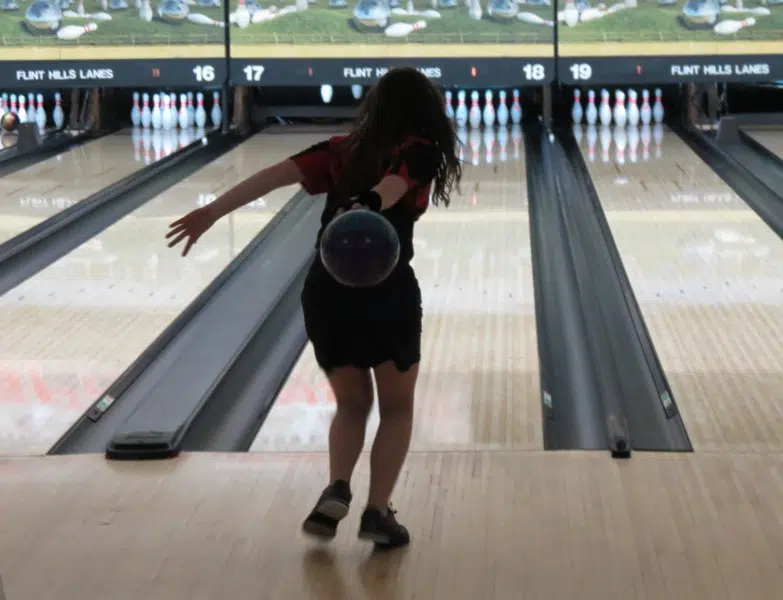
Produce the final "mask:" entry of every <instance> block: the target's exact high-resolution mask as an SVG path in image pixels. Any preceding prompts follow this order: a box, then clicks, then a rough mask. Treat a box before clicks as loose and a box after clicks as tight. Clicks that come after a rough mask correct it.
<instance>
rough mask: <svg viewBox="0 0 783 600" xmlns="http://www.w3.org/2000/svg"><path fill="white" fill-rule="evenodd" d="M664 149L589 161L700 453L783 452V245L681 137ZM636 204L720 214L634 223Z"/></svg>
mask: <svg viewBox="0 0 783 600" xmlns="http://www.w3.org/2000/svg"><path fill="white" fill-rule="evenodd" d="M662 154H663V157H664V158H663V159H662V160H661V161H658V162H656V163H655V164H653V165H643V164H633V163H628V162H626V163H625V164H619V162H618V161H617V160H616V157H615V154H614V153H612V154H611V156H612V160H610V161H609V162H604V161H598V160H596V161H594V162H588V166H589V169H590V172H591V175H592V177H593V181H594V183H595V187H596V190H597V191H598V194H599V196H600V198H601V202H602V204H603V206H604V209H605V210H606V211H607V213H608V215H609V222H610V227H611V230H612V234H613V236H614V238H615V242H616V243H617V246H618V249H619V250H620V254H621V256H622V260H623V264H624V266H625V269H626V271H627V272H628V276H629V278H630V280H631V284H632V286H633V289H634V293H635V294H636V297H637V300H638V301H639V304H640V306H641V310H642V313H643V315H644V318H645V320H646V323H647V326H648V328H649V330H650V335H651V337H652V339H653V342H654V344H655V347H656V350H657V352H658V355H659V358H660V359H661V362H662V364H663V367H664V370H665V372H666V374H667V376H668V379H669V383H670V384H671V387H672V390H673V392H674V397H675V398H676V400H677V403H678V405H679V407H680V410H681V412H682V415H683V419H684V421H685V426H686V427H687V429H688V433H689V434H690V436H691V439H692V441H693V444H694V447H695V449H696V450H697V451H705V450H732V451H738V452H747V451H770V452H779V451H781V450H783V402H781V401H780V398H781V395H780V392H779V390H781V389H783V342H781V340H783V289H782V288H781V281H783V242H781V240H780V239H779V238H778V237H777V236H776V235H775V234H774V233H773V232H772V230H770V229H769V228H768V227H767V226H766V225H765V224H764V223H763V222H762V221H761V220H760V219H759V218H758V217H757V216H756V215H755V213H753V211H751V210H750V208H748V207H747V205H745V203H744V202H742V200H741V199H740V198H739V197H737V196H736V195H735V194H734V193H733V192H732V191H731V189H730V188H728V187H727V186H726V185H725V184H722V182H720V180H719V178H718V176H717V175H716V174H715V173H714V172H713V171H712V170H711V169H710V168H709V167H708V166H707V165H705V164H704V163H703V162H702V161H701V160H700V159H699V158H698V157H696V156H695V155H694V154H693V153H692V152H691V151H690V150H689V149H688V148H687V147H686V146H685V144H684V143H683V142H682V141H681V140H680V139H679V138H678V137H677V136H676V135H674V134H673V133H672V132H667V133H666V135H665V137H664V139H663V143H662ZM626 205H627V206H630V207H633V210H635V211H637V212H639V213H640V214H642V215H643V214H644V213H645V211H647V210H650V211H654V210H660V209H661V208H664V207H668V209H669V210H673V211H676V210H680V209H681V210H687V211H688V212H689V213H694V212H697V211H699V210H704V213H705V217H707V216H709V217H710V218H709V219H706V218H705V220H704V221H703V222H698V221H696V220H689V221H688V222H682V223H676V222H668V223H664V222H659V221H655V220H653V219H651V220H650V221H649V222H647V223H644V222H637V223H631V222H628V221H627V220H622V219H619V218H617V216H618V215H619V214H620V213H621V207H622V206H626ZM699 207H701V208H699ZM628 210H631V208H629V209H628ZM737 211H744V212H745V213H746V214H747V215H748V219H744V220H739V219H733V218H732V219H730V220H729V219H727V220H725V221H724V222H721V221H720V220H719V218H718V217H719V216H720V215H722V214H728V213H736V212H737Z"/></svg>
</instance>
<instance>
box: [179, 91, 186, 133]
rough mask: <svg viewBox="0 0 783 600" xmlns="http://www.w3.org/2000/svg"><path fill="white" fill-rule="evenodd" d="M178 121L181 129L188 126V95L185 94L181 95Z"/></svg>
mask: <svg viewBox="0 0 783 600" xmlns="http://www.w3.org/2000/svg"><path fill="white" fill-rule="evenodd" d="M177 122H178V123H179V127H180V129H187V127H188V97H187V96H186V95H185V94H180V95H179V112H178V113H177Z"/></svg>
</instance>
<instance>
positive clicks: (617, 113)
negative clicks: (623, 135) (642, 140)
mask: <svg viewBox="0 0 783 600" xmlns="http://www.w3.org/2000/svg"><path fill="white" fill-rule="evenodd" d="M612 112H613V115H612V116H613V117H614V123H615V125H617V126H618V127H625V123H626V121H627V120H628V115H627V113H626V112H625V92H623V91H621V90H617V91H615V93H614V110H613V111H612Z"/></svg>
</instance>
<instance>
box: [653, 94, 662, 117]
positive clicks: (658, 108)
mask: <svg viewBox="0 0 783 600" xmlns="http://www.w3.org/2000/svg"><path fill="white" fill-rule="evenodd" d="M652 116H653V119H654V120H655V122H656V123H662V122H663V92H661V88H656V90H655V104H653V107H652Z"/></svg>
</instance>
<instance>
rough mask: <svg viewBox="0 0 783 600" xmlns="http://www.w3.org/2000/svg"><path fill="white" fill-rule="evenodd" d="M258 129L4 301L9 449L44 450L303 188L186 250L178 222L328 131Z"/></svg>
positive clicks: (2, 413) (1, 319) (1, 403)
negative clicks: (171, 235)
mask: <svg viewBox="0 0 783 600" xmlns="http://www.w3.org/2000/svg"><path fill="white" fill-rule="evenodd" d="M290 131H291V130H290V129H285V130H284V131H281V130H280V129H279V128H277V129H276V128H273V129H271V130H270V132H269V133H264V134H262V135H258V136H256V137H254V138H252V139H251V140H249V141H247V142H246V143H244V144H242V145H240V146H239V147H238V148H236V149H235V150H233V151H231V152H229V153H228V154H226V155H224V156H223V157H221V158H220V159H218V160H217V161H215V162H213V163H211V164H209V165H207V166H206V167H205V168H203V169H201V170H200V171H198V172H197V173H195V174H193V175H192V176H191V177H189V178H187V179H186V180H184V181H182V182H181V183H178V184H177V185H176V186H174V187H172V188H170V189H169V190H167V191H166V192H164V193H163V194H161V195H160V196H158V197H157V198H154V199H153V200H151V201H150V202H149V203H147V204H145V205H144V206H142V207H141V208H139V209H138V210H136V211H135V212H133V213H131V214H130V215H128V216H127V217H125V218H123V219H121V220H120V221H118V222H117V223H116V224H115V225H113V226H112V227H110V228H108V229H107V230H105V231H104V232H102V233H101V234H100V235H98V236H96V237H95V238H93V239H91V240H89V241H88V242H86V243H85V244H83V245H82V246H81V247H79V248H77V249H76V250H74V251H73V252H71V253H70V254H68V255H67V256H65V257H64V258H62V259H61V260H59V261H58V262H56V263H54V264H53V265H51V266H50V267H49V268H47V269H45V270H44V271H42V272H41V273H40V274H38V275H37V276H35V277H33V278H31V279H30V280H28V281H26V282H24V283H23V284H21V285H20V286H18V287H17V288H15V289H14V290H12V291H11V292H9V293H8V294H6V295H5V296H3V297H2V298H0V331H2V332H3V335H2V336H0V455H13V454H42V453H45V452H47V451H48V450H49V448H50V447H51V445H52V444H53V443H54V442H55V441H56V440H57V439H58V438H59V437H60V435H62V433H63V432H64V431H65V430H66V429H67V428H68V427H69V426H70V425H71V424H72V423H73V422H74V420H75V419H76V418H78V417H79V416H80V415H81V414H82V413H83V412H84V410H85V409H86V408H87V406H89V404H90V403H92V402H93V401H94V400H95V399H96V398H97V397H98V395H99V394H100V393H101V392H102V391H103V390H104V389H105V388H106V386H107V385H109V384H110V383H111V382H112V381H113V380H114V378H116V377H117V376H118V375H119V374H120V373H121V372H122V371H123V370H124V369H125V368H127V367H128V366H129V365H130V364H131V363H132V362H133V360H135V358H136V357H137V356H138V355H139V353H140V352H141V351H142V350H144V348H145V347H146V346H147V345H148V344H149V343H150V342H152V341H153V340H154V339H155V338H156V337H157V336H158V335H159V334H160V332H161V331H162V330H163V329H164V328H165V327H166V326H167V325H168V324H169V323H170V322H171V321H172V320H173V319H174V318H175V317H176V316H177V315H178V314H179V313H180V312H181V311H182V310H183V309H184V308H185V306H186V305H187V304H189V303H190V301H191V300H192V299H193V298H194V297H195V296H196V295H197V294H198V293H199V292H200V291H201V290H202V289H203V288H204V287H206V285H208V283H209V282H210V281H211V280H212V279H213V278H214V277H215V276H216V275H217V274H218V273H219V272H220V271H221V270H222V269H223V268H224V267H225V266H226V265H227V264H228V263H229V261H230V260H231V259H232V258H233V257H234V256H235V255H236V254H237V253H239V252H240V251H241V250H242V248H243V247H244V246H245V245H246V244H247V243H248V242H249V241H250V240H251V239H252V238H253V237H254V236H255V234H256V233H258V232H259V231H260V230H261V229H262V228H263V226H264V225H265V224H266V223H267V222H268V221H269V220H270V219H271V218H272V217H273V215H274V214H275V212H276V211H277V210H279V209H280V207H282V206H283V205H284V204H285V202H286V201H287V200H288V199H289V198H290V197H291V196H292V195H293V194H294V192H295V191H296V190H295V188H288V189H283V190H279V191H278V192H276V193H274V194H271V195H269V196H268V197H266V198H263V199H259V200H258V201H256V202H255V203H254V204H253V205H251V206H248V207H246V208H244V209H243V210H240V211H238V212H236V213H235V214H234V215H232V216H230V217H227V218H226V219H223V220H221V221H220V222H218V223H217V224H216V225H215V227H214V228H213V229H212V230H210V231H209V232H208V233H207V234H206V235H204V237H203V238H202V239H201V240H200V241H199V243H198V245H197V246H195V247H194V249H193V251H192V253H191V255H190V256H189V257H188V258H187V259H183V258H181V257H180V255H179V253H178V251H176V250H169V249H168V248H167V247H166V245H165V240H164V237H163V236H164V234H165V232H166V229H167V225H168V223H169V222H171V221H173V220H174V219H176V218H178V217H179V216H181V215H183V214H185V213H186V212H187V211H189V210H192V209H193V208H196V207H197V206H198V205H199V204H203V203H206V202H209V201H211V200H212V199H214V197H215V196H216V195H217V194H220V193H221V192H222V191H224V190H226V189H228V188H229V187H231V186H232V185H234V184H236V183H237V182H238V181H240V180H241V179H242V178H244V177H246V176H248V175H251V174H252V173H253V172H255V171H256V170H258V169H259V168H261V167H263V166H264V165H268V164H271V163H273V162H276V161H278V160H280V159H281V158H284V157H285V156H287V155H288V154H292V153H294V152H295V151H297V150H299V149H300V148H302V147H305V146H307V145H309V144H312V143H315V142H316V141H318V140H320V139H322V138H323V137H325V136H327V135H329V132H328V131H327V132H324V131H323V130H320V129H316V130H315V131H313V130H312V129H310V130H309V131H307V132H303V133H296V132H290Z"/></svg>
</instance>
